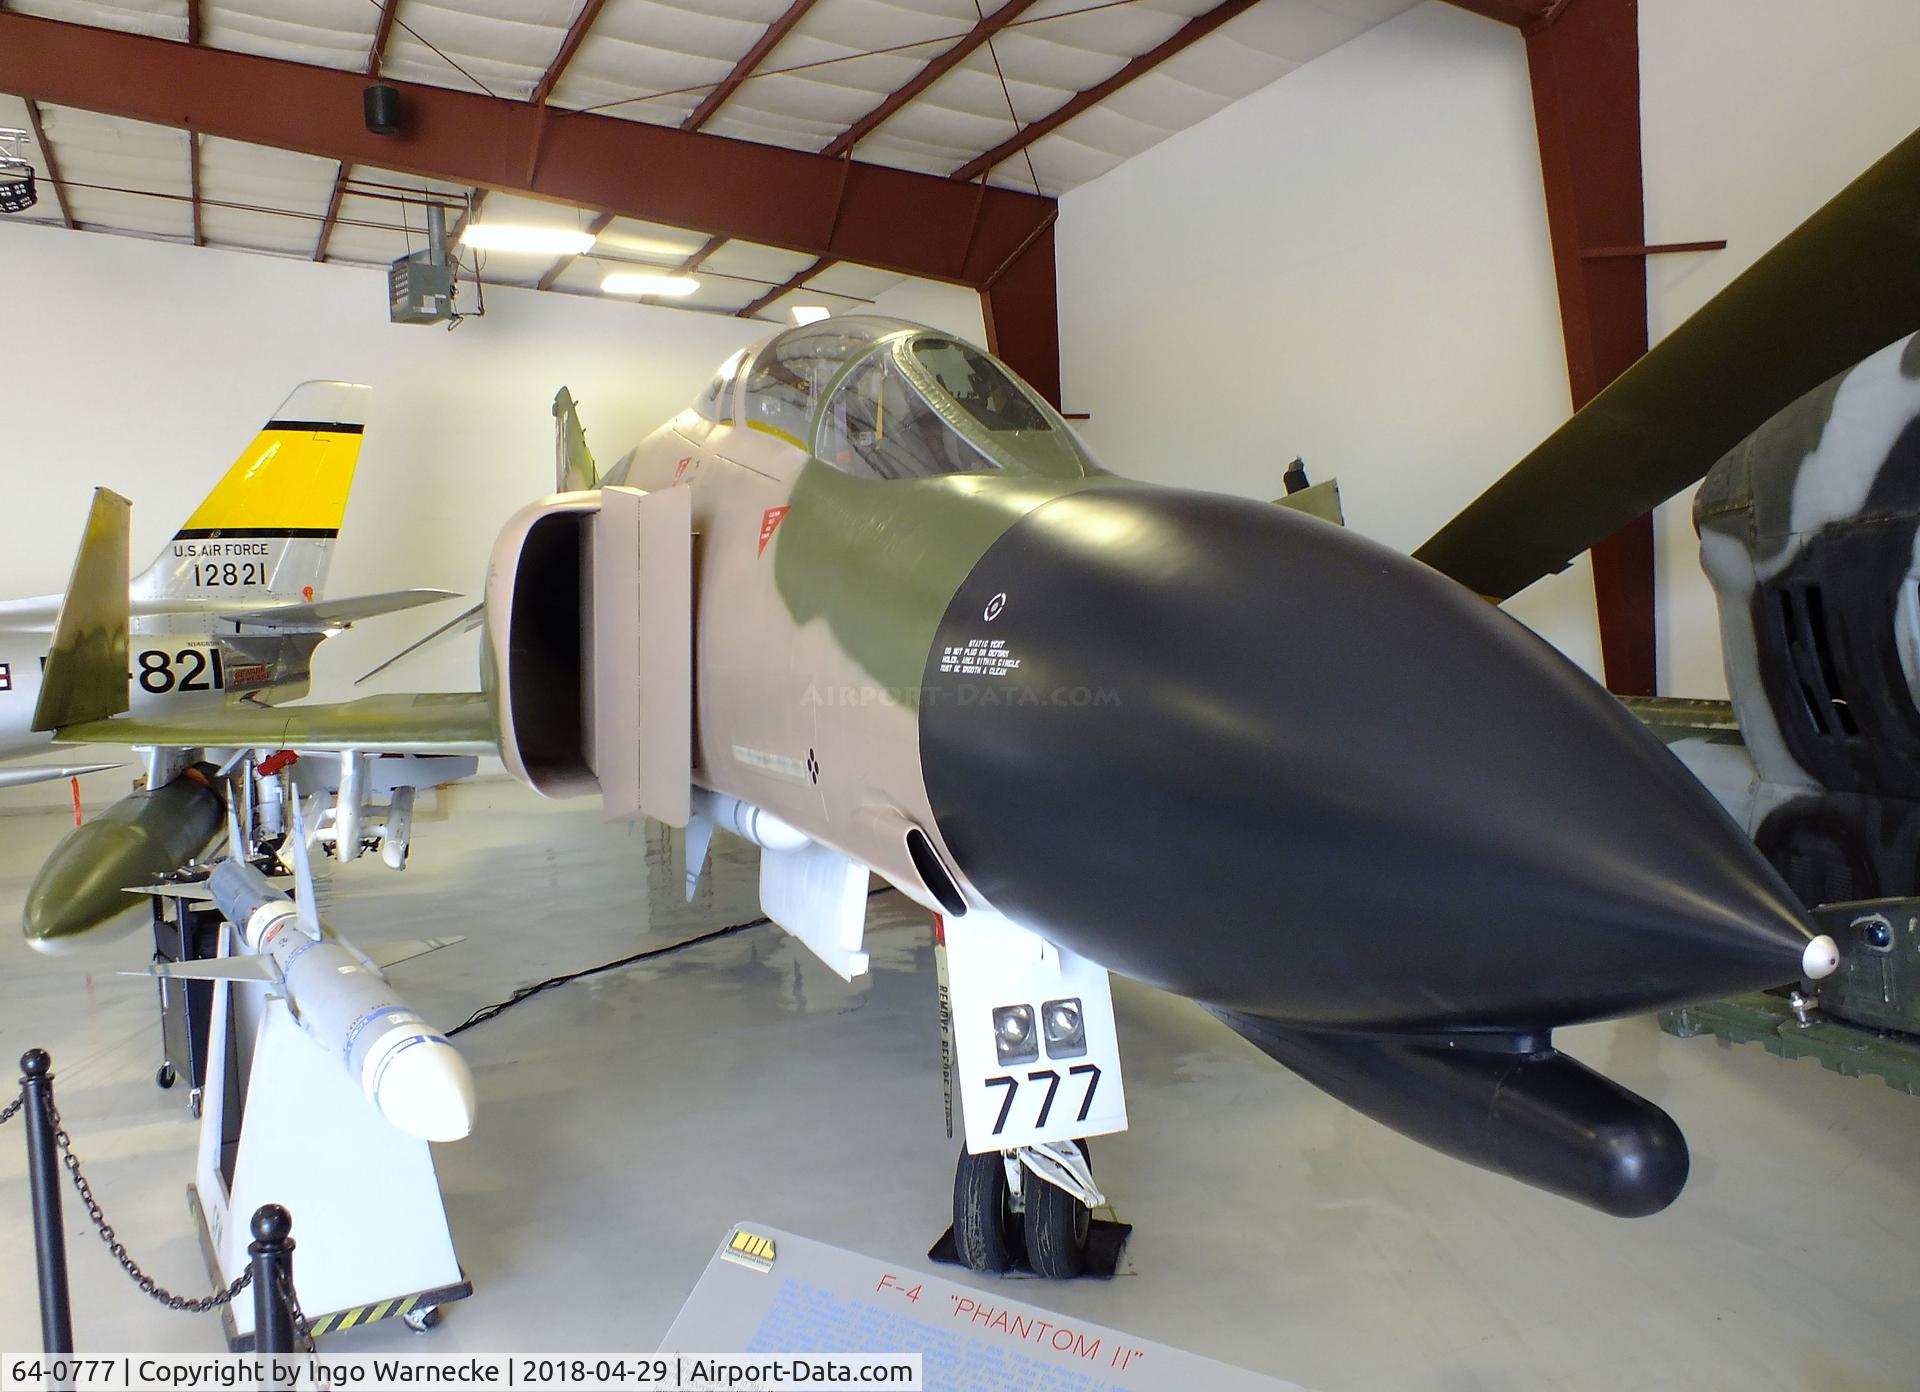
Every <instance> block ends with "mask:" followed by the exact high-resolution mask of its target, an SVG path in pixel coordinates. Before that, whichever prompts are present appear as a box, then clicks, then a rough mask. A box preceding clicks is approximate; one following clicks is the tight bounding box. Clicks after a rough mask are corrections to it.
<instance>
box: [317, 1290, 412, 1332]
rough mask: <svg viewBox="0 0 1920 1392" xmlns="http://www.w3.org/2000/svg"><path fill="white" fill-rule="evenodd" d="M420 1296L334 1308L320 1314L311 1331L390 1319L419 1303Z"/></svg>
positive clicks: (350, 1326) (346, 1327) (324, 1330)
mask: <svg viewBox="0 0 1920 1392" xmlns="http://www.w3.org/2000/svg"><path fill="white" fill-rule="evenodd" d="M420 1300H421V1297H420V1296H417V1295H409V1296H407V1297H405V1298H404V1299H400V1300H382V1301H378V1302H376V1303H374V1304H372V1305H359V1306H355V1307H354V1308H353V1309H351V1310H336V1311H335V1312H334V1313H332V1314H330V1315H322V1316H320V1318H319V1319H317V1320H315V1321H314V1322H313V1333H314V1335H315V1336H316V1337H318V1336H319V1335H321V1334H331V1333H332V1332H333V1331H334V1330H336V1329H351V1328H353V1327H354V1326H355V1325H356V1324H372V1323H374V1322H375V1321H376V1320H383V1319H390V1318H392V1317H393V1316H394V1315H404V1314H407V1313H409V1312H410V1311H412V1309H413V1307H414V1306H416V1305H418V1304H419V1303H420Z"/></svg>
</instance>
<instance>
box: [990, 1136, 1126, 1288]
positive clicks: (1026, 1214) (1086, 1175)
mask: <svg viewBox="0 0 1920 1392" xmlns="http://www.w3.org/2000/svg"><path fill="white" fill-rule="evenodd" d="M1104 1203H1106V1197H1105V1196H1104V1195H1103V1194H1101V1192H1100V1190H1099V1189H1098V1187H1096V1186H1095V1184H1094V1182H1093V1161H1092V1156H1091V1153H1090V1152H1089V1150H1088V1147H1087V1143H1086V1142H1085V1141H1073V1142H1060V1141H1056V1142H1052V1143H1049V1144H1046V1145H1041V1146H1024V1147H1022V1148H1021V1149H1019V1150H1016V1151H1009V1152H1006V1153H1004V1154H1002V1153H998V1152H993V1151H989V1152H988V1153H987V1154H985V1155H971V1154H969V1153H968V1152H967V1151H966V1149H965V1148H964V1147H963V1148H962V1149H961V1151H960V1160H959V1164H958V1165H957V1167H956V1168H955V1170H954V1176H953V1241H954V1246H955V1247H956V1248H957V1249H958V1251H959V1254H960V1259H961V1260H962V1261H963V1262H965V1263H966V1265H968V1266H969V1267H971V1268H972V1269H973V1270H975V1271H992V1272H1006V1271H1011V1270H1013V1269H1014V1268H1015V1267H1017V1266H1019V1265H1021V1263H1022V1259H1023V1258H1024V1259H1025V1264H1026V1266H1027V1267H1028V1269H1030V1270H1031V1271H1032V1272H1033V1273H1034V1275H1036V1276H1044V1277H1046V1278H1048V1279H1049V1280H1055V1281H1065V1280H1071V1279H1072V1278H1073V1277H1075V1276H1078V1275H1080V1274H1081V1273H1082V1272H1083V1271H1085V1270H1086V1265H1087V1237H1088V1234H1089V1233H1090V1232H1091V1231H1092V1229H1093V1210H1094V1209H1095V1208H1098V1207H1100V1206H1101V1205H1103V1204H1104Z"/></svg>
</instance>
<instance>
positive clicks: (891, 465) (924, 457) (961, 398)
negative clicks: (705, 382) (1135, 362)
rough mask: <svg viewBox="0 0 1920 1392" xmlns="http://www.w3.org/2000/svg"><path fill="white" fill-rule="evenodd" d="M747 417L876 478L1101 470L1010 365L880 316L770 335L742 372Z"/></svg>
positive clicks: (837, 463)
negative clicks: (772, 336)
mask: <svg viewBox="0 0 1920 1392" xmlns="http://www.w3.org/2000/svg"><path fill="white" fill-rule="evenodd" d="M741 412H742V419H743V420H744V421H745V422H746V424H747V425H748V426H750V427H751V428H753V429H755V430H760V431H763V432H765V433H768V434H771V435H775V436H777V437H779V438H780V439H783V440H786V441H787V442H788V443H790V444H793V445H795V446H798V447H799V448H801V449H806V450H809V451H811V452H812V453H813V454H815V455H817V456H818V457H819V458H821V459H823V460H825V461H826V462H827V463H829V464H831V465H833V466H834V467H835V468H838V469H841V470H844V471H845V472H847V473H850V474H855V475H859V476H863V477H868V478H882V479H898V478H927V477H930V476H932V475H935V474H972V473H1000V472H1005V473H1013V474H1025V475H1037V476H1040V477H1049V478H1079V477H1082V476H1084V475H1086V474H1088V473H1092V472H1095V471H1097V470H1098V468H1099V466H1098V465H1097V464H1096V463H1095V462H1094V460H1093V457H1092V456H1091V455H1090V454H1088V453H1087V451H1086V449H1085V447H1084V446H1082V445H1081V444H1080V442H1079V440H1077V439H1076V438H1075V437H1074V434H1073V432H1072V430H1070V429H1069V428H1068V426H1067V424H1066V422H1065V421H1063V420H1062V419H1061V418H1060V416H1059V414H1058V413H1057V412H1056V411H1054V409H1053V408H1052V407H1051V406H1050V405H1048V404H1047V402H1046V401H1045V400H1044V399H1043V398H1042V397H1041V396H1040V395H1039V394H1038V393H1036V392H1034V391H1033V390H1032V388H1030V387H1028V386H1027V385H1026V383H1024V382H1022V381H1021V380H1020V379H1019V378H1018V377H1016V376H1014V374H1013V373H1012V372H1011V371H1009V370H1008V369H1007V368H1006V367H1005V366H1004V365H1003V364H1001V363H1000V362H998V361H996V360H995V359H994V358H992V357H990V356H988V355H987V354H985V353H983V352H981V351H980V350H979V349H977V348H974V347H972V346H971V345H970V344H967V343H963V342H961V341H960V340H958V339H955V338H951V337H949V336H947V335H945V334H942V333H939V332H937V331H935V330H932V329H926V328H922V327H920V326H919V325H915V324H909V323H906V322H904V321H902V320H898V319H886V318H882V317H879V316H876V315H852V316H848V317H846V318H842V319H828V320H823V321H822V322H820V323H817V324H809V325H805V326H803V327H801V328H796V329H790V330H788V331H787V332H786V333H783V334H781V335H780V336H779V337H777V338H774V339H772V340H771V341H769V342H768V343H767V344H766V345H764V346H763V347H762V348H761V349H760V352H759V353H758V355H757V356H755V358H754V359H753V362H752V364H751V365H750V366H749V367H748V368H747V370H746V375H745V381H744V382H743V384H742V388H741Z"/></svg>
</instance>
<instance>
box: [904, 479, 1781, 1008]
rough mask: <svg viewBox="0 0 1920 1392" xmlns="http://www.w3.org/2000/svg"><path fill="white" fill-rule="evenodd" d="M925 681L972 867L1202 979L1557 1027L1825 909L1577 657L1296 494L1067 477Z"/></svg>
mask: <svg viewBox="0 0 1920 1392" xmlns="http://www.w3.org/2000/svg"><path fill="white" fill-rule="evenodd" d="M925 688H926V689H925V692H924V696H923V705H922V710H921V757H922V765H923V770H924V773H925V777H926V783H927V789H928V793H929V795H930V798H931V800H932V806H933V810H934V813H935V818H936V821H937V822H938V825H939V829H940V831H941V833H942V835H943V837H944V838H945V840H946V843H947V846H948V848H949V849H950V850H951V851H952V853H953V855H954V858H955V859H956V861H957V862H958V864H959V866H960V868H961V869H962V870H963V871H964V872H965V873H966V874H967V876H968V877H969V878H971V879H972V881H973V883H974V884H975V886H976V887H978V889H979V890H980V891H981V892H982V893H983V894H985V895H986V896H987V898H988V899H989V900H991V901H992V903H993V904H994V906H995V907H996V908H998V909H1000V910H1001V911H1002V912H1004V913H1007V914H1008V915H1010V916H1011V917H1013V918H1015V919H1016V920H1018V921H1020V922H1022V923H1025V924H1027V925H1028V926H1030V927H1032V928H1034V929H1035V930H1036V931H1040V932H1043V933H1045V934H1047V935H1048V936H1050V937H1052V938H1054V939H1055V940H1057V941H1060V942H1062V943H1065V944H1066V945H1068V946H1070V947H1073V948H1074V949H1076V950H1077V951H1080V952H1082V953H1084V954H1086V955H1087V956H1089V957H1092V958H1093V959H1094V960H1096V961H1099V962H1101V963H1103V964H1104V965H1106V966H1108V967H1110V968H1112V969H1113V970H1116V971H1119V972H1122V973H1123V974H1125V975H1129V976H1133V977H1135V978H1137V979H1141V980H1145V981H1148V982H1150V983H1153V984H1156V985H1160V986H1164V987H1166V988H1168V989H1171V990H1176V991H1179V992H1180V993H1182V994H1184V995H1189V996H1192V997H1195V998H1197V999H1200V1000H1204V1001H1209V1002H1213V1003H1215V1004H1219V1005H1223V1006H1227V1007H1230V1008H1234V1009H1240V1010H1248V1011H1255V1012H1258V1013H1261V1014H1263V1015H1266V1016H1269V1017H1273V1018H1281V1019H1286V1020H1291V1021H1295V1022H1300V1023H1310V1024H1320V1025H1342V1026H1349V1027H1382V1028H1400V1029H1404V1028H1461V1027H1467V1028H1471V1027H1473V1026H1474V1025H1476V1024H1484V1023H1485V1022H1487V1021H1489V1020H1498V1021H1502V1022H1507V1023H1524V1024H1527V1025H1529V1026H1536V1027H1544V1026H1552V1025H1557V1024H1563V1023H1570V1022H1573V1021H1577V1020H1585V1019H1596V1018H1602V1017H1606V1016H1611V1015H1618V1014H1624V1013H1630V1012H1633V1011H1638V1010H1647V1009H1653V1008H1657V1007H1660V1006H1664V1005H1669V1004H1674V1003H1678V1002H1681V1001H1687V1000H1698V999H1703V998H1707V997H1711V996H1714V995H1718V994H1722V993H1725V992H1729V991H1737V990H1746V989H1752V988H1756V987H1761V986H1768V985H1775V984H1779V983H1781V982H1785V981H1790V980H1792V979H1794V978H1795V977H1797V976H1798V975H1799V970H1800V960H1801V954H1802V952H1803V950H1804V949H1805V946H1806V944H1807V942H1808V940H1809V939H1810V937H1811V935H1812V933H1811V929H1809V928H1808V927H1807V925H1806V923H1805V921H1804V919H1803V917H1802V915H1801V914H1800V912H1799V910H1798V909H1797V908H1796V907H1795V906H1794V905H1793V903H1792V900H1791V898H1790V896H1789V894H1788V891H1787V890H1786V887H1785V886H1784V885H1783V884H1782V883H1781V882H1780V881H1779V879H1778V878H1777V877H1776V876H1775V875H1774V873H1773V872H1772V870H1771V869H1769V868H1768V866H1767V865H1766V864H1765V862H1764V861H1762V860H1761V859H1760V857H1759V856H1758V855H1757V854H1756V853H1755V851H1754V850H1753V847H1752V846H1751V844H1750V843H1749V842H1748V841H1747V840H1746V838H1745V837H1744V836H1743V835H1742V834H1741V833H1740V830H1739V828H1738V827H1736V826H1735V825H1734V823H1733V822H1732V821H1731V820H1730V819H1729V818H1728V817H1727V816H1726V814H1725V813H1724V812H1723V811H1722V810H1721V808H1720V807H1719V805H1718V804H1716V803H1715V802H1714V801H1713V800H1712V799H1711V797H1710V796H1709V795H1708V794H1707V793H1706V791H1705V790H1704V789H1703V788H1702V787H1701V786H1700V785H1699V783H1698V782H1696V781H1695V780H1694V778H1693V777H1692V776H1691V775H1690V774H1689V773H1688V772H1687V771H1686V769H1685V768H1684V767H1683V766H1682V765H1681V764H1680V763H1679V762H1678V761H1677V760H1675V759H1674V758H1673V757H1672V756H1671V755H1669V754H1668V753H1667V751H1666V750H1665V749H1664V748H1663V747H1662V746H1661V744H1660V743H1659V741H1658V740H1657V739H1655V738H1654V737H1653V736H1652V735H1651V734H1650V733H1648V732H1647V731H1646V730H1645V729H1644V728H1643V727H1642V726H1641V725H1640V724H1639V723H1638V722H1637V721H1636V720H1634V719H1633V717H1632V716H1630V715H1628V714H1627V713H1626V711H1625V710H1624V709H1623V708H1622V707H1621V706H1620V704H1619V703H1618V702H1617V701H1615V700H1614V699H1613V698H1612V697H1610V696H1608V695H1607V693H1606V692H1605V691H1604V690H1603V689H1602V688H1601V687H1599V686H1598V685H1597V684H1595V683H1594V682H1593V681H1592V680H1591V679H1589V678H1588V677H1587V676H1586V675H1585V674H1583V673H1582V672H1581V671H1580V670H1579V669H1578V668H1576V667H1575V666H1574V665H1573V664H1572V663H1570V662H1568V661H1567V660H1566V659H1564V658H1563V657H1561V656H1560V655H1559V654H1558V653H1557V652H1556V651H1554V650H1553V649H1552V648H1551V647H1550V646H1548V645H1547V644H1546V643H1544V642H1542V641H1541V640H1540V639H1538V638H1537V637H1536V636H1535V635H1533V634H1532V633H1531V632H1529V631H1528V630H1527V629H1526V628H1525V627H1523V626H1522V625H1521V624H1519V623H1517V622H1516V621H1514V620H1513V619H1511V618H1509V617H1508V616H1507V615H1505V614H1503V613H1501V612H1500V611H1499V610H1498V609H1496V608H1495V607H1494V606H1492V605H1490V604H1487V603H1486V602H1484V601H1483V600H1480V599H1479V598H1477V597H1475V596H1474V595H1472V594H1469V593H1468V592H1467V591H1465V590H1464V589H1462V588H1461V587H1459V586H1458V585H1456V584H1454V583H1453V582H1452V581H1450V580H1447V579H1445V578H1444V577H1442V576H1440V575H1439V574H1437V573H1436V572H1434V571H1432V570H1429V569H1428V568H1427V567H1425V566H1422V565H1420V564H1419V563H1417V562H1414V561H1412V560H1410V559H1408V558H1407V557H1405V556H1402V555H1400V554H1399V553H1397V552H1394V551H1391V550H1388V549H1387V548H1385V547H1382V546H1379V545H1377V544H1375V543H1372V542H1369V541H1366V540H1364V539H1362V538H1359V537H1356V536H1354V535H1352V534H1351V533H1348V532H1345V531H1343V530H1342V529H1340V528H1338V527H1334V526H1331V525H1329V524H1327V523H1325V522H1322V521H1319V520H1317V519H1313V518H1308V517H1303V516H1300V515H1298V514H1295V513H1292V512H1289V511H1287V510H1284V509H1280V508H1275V507H1272V506H1269V505H1266V504H1262V503H1255V502H1249V501H1246V500H1243V499H1238V498H1231V497H1224V496H1220V495H1214V494H1201V493H1189V492H1182V491H1175V490H1166V489H1157V488H1148V487H1142V486H1131V485H1122V484H1116V485H1113V486H1111V487H1100V488H1095V489H1092V490H1089V491H1086V492H1082V493H1077V494H1073V495H1070V496H1068V497H1065V498H1061V499H1059V500H1057V501H1054V502H1051V503H1049V504H1047V505H1045V506H1044V507H1042V508H1040V509H1038V510H1037V511H1036V512H1034V513H1033V514H1031V515H1030V516H1029V517H1028V518H1026V519H1025V520H1024V521H1022V522H1021V523H1019V524H1017V525H1016V526H1015V527H1014V528H1013V529H1012V530H1011V531H1009V532H1008V533H1007V534H1006V535H1005V536H1004V537H1002V538H1001V540H1000V541H999V542H997V543H996V544H995V546H994V547H993V548H992V549H991V550H990V551H989V552H988V553H987V554H986V556H985V557H983V558H982V560H981V561H980V563H979V564H978V566H977V567H976V568H975V570H974V572H973V574H972V575H971V576H970V577H969V578H968V580H967V582H966V584H965V585H964V586H963V587H962V588H961V590H960V591H959V593H958V594H957V595H956V596H955V598H954V600H953V602H952V604H951V605H950V607H949V608H948V611H947V614H946V616H945V618H944V620H943V621H942V624H941V628H940V631H939V635H938V638H937V640H936V643H935V646H934V650H933V652H932V654H931V655H930V658H929V661H928V665H927V671H926V680H925Z"/></svg>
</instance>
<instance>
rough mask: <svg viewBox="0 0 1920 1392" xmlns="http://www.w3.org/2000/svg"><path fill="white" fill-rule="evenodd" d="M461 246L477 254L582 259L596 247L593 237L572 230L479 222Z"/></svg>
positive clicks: (466, 233) (463, 236)
mask: <svg viewBox="0 0 1920 1392" xmlns="http://www.w3.org/2000/svg"><path fill="white" fill-rule="evenodd" d="M460 244H461V245H462V246H470V247H472V248H473V249H474V250H475V251H524V252H527V253H529V254H532V255H538V256H578V255H579V254H580V253H581V252H583V251H588V250H590V249H592V247H593V233H591V232H580V231H576V230H575V229H573V228H571V227H525V226H520V225H518V224H515V223H510V222H476V223H471V224H469V225H468V226H467V228H466V230H465V231H463V232H462V233H461V234H460Z"/></svg>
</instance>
